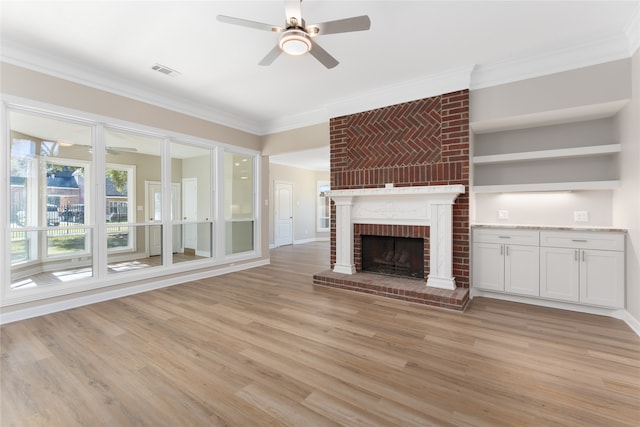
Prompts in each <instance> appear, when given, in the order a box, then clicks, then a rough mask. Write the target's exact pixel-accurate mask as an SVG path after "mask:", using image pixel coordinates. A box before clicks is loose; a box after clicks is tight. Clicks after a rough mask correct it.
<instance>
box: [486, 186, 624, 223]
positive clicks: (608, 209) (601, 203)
mask: <svg viewBox="0 0 640 427" xmlns="http://www.w3.org/2000/svg"><path fill="white" fill-rule="evenodd" d="M612 198H613V195H612V192H611V191H571V192H553V193H487V194H476V195H475V221H474V222H476V223H489V224H505V225H507V224H519V225H523V224H535V225H553V226H572V227H581V226H588V227H611V226H612V225H613V210H612ZM498 210H506V211H508V213H509V219H507V220H504V219H498ZM575 211H587V212H588V213H589V221H587V222H576V221H574V212H575Z"/></svg>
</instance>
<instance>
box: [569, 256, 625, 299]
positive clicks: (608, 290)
mask: <svg viewBox="0 0 640 427" xmlns="http://www.w3.org/2000/svg"><path fill="white" fill-rule="evenodd" d="M580 261H581V262H580V302H582V303H585V304H595V305H602V306H606V307H618V308H623V307H624V253H623V252H614V251H598V250H588V249H583V250H582V251H580Z"/></svg>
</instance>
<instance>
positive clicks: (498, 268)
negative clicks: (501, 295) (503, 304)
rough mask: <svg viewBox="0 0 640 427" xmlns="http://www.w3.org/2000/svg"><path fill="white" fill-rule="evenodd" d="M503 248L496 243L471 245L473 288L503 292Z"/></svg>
mask: <svg viewBox="0 0 640 427" xmlns="http://www.w3.org/2000/svg"><path fill="white" fill-rule="evenodd" d="M503 250H504V249H503V246H502V245H500V244H497V243H474V244H473V286H474V287H477V288H478V289H486V290H491V291H504V256H503Z"/></svg>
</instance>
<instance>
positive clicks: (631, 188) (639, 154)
mask: <svg viewBox="0 0 640 427" xmlns="http://www.w3.org/2000/svg"><path fill="white" fill-rule="evenodd" d="M632 70H633V72H632V77H631V78H632V88H633V89H632V99H631V102H630V103H629V104H628V105H627V106H626V107H625V108H624V109H623V110H622V111H621V112H620V113H619V114H618V118H617V119H618V120H617V130H618V132H619V140H620V143H621V144H622V153H621V156H620V178H621V187H620V189H619V190H616V191H615V193H614V197H613V205H614V217H613V223H614V225H615V226H616V227H622V228H626V229H627V230H628V234H627V263H626V269H627V312H628V313H629V314H630V315H631V316H632V317H633V320H632V322H633V323H634V325H635V329H636V332H637V333H638V334H640V50H636V53H635V55H634V56H633V62H632Z"/></svg>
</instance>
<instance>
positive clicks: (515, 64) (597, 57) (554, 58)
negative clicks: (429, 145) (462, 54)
mask: <svg viewBox="0 0 640 427" xmlns="http://www.w3.org/2000/svg"><path fill="white" fill-rule="evenodd" d="M629 56H630V55H629V38H628V37H627V35H625V34H624V33H622V32H621V33H619V34H616V35H609V36H606V37H600V38H597V39H592V40H590V41H588V42H582V43H576V44H573V45H567V46H563V47H559V48H556V49H551V50H545V51H540V52H538V53H534V54H523V55H516V56H512V57H510V58H505V59H504V60H502V61H498V62H495V63H491V64H481V65H479V66H478V67H476V69H475V70H474V72H473V76H472V78H471V89H472V90H473V89H482V88H485V87H490V86H498V85H501V84H505V83H511V82H515V81H519V80H526V79H530V78H535V77H540V76H544V75H548V74H555V73H560V72H563V71H569V70H574V69H578V68H583V67H588V66H591V65H596V64H602V63H605V62H611V61H617V60H619V59H624V58H628V57H629Z"/></svg>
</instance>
